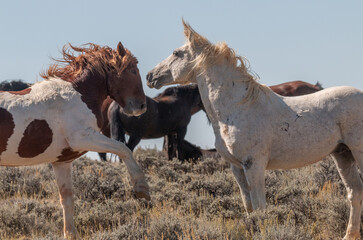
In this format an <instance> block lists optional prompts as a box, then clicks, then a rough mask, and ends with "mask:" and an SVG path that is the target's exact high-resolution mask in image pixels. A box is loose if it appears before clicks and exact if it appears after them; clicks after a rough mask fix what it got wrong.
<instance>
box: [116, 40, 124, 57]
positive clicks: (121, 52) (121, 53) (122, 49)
mask: <svg viewBox="0 0 363 240" xmlns="http://www.w3.org/2000/svg"><path fill="white" fill-rule="evenodd" d="M117 53H118V54H119V55H120V56H121V57H123V56H125V55H126V50H125V48H124V46H123V45H122V43H121V42H119V43H118V44H117Z"/></svg>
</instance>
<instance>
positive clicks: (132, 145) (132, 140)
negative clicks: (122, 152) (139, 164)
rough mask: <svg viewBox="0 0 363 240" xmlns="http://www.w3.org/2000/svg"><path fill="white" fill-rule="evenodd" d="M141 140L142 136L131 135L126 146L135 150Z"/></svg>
mask: <svg viewBox="0 0 363 240" xmlns="http://www.w3.org/2000/svg"><path fill="white" fill-rule="evenodd" d="M140 141H141V137H139V136H130V139H129V141H128V143H127V144H126V146H127V147H128V148H129V149H130V150H131V151H134V149H135V147H136V145H137V144H139V142H140Z"/></svg>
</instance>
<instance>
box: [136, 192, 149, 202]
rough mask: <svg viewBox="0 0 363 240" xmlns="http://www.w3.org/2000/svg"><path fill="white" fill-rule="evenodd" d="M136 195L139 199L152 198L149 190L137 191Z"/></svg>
mask: <svg viewBox="0 0 363 240" xmlns="http://www.w3.org/2000/svg"><path fill="white" fill-rule="evenodd" d="M135 197H136V198H138V199H141V198H145V199H146V200H147V201H150V200H151V197H150V194H149V193H148V192H135Z"/></svg>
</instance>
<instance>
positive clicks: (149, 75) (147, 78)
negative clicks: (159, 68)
mask: <svg viewBox="0 0 363 240" xmlns="http://www.w3.org/2000/svg"><path fill="white" fill-rule="evenodd" d="M152 78H153V74H152V72H149V73H148V74H147V75H146V80H147V81H149V82H150V81H151V79H152Z"/></svg>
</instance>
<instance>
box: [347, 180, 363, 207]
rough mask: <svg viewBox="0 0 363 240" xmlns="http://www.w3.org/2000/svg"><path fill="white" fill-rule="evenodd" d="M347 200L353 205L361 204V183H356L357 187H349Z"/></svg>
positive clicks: (362, 188) (362, 187) (362, 199)
mask: <svg viewBox="0 0 363 240" xmlns="http://www.w3.org/2000/svg"><path fill="white" fill-rule="evenodd" d="M347 198H348V200H349V202H350V203H351V204H352V205H353V206H356V205H362V203H363V184H362V183H360V184H358V186H357V188H355V189H354V190H353V189H349V191H348V196H347Z"/></svg>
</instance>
